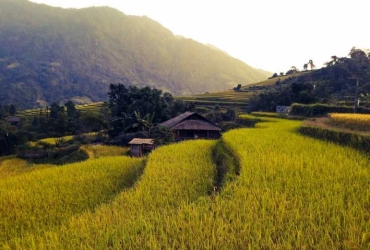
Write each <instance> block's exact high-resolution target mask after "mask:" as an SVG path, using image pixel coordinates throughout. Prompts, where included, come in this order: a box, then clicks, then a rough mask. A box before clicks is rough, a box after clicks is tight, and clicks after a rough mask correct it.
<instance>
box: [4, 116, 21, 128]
mask: <svg viewBox="0 0 370 250" xmlns="http://www.w3.org/2000/svg"><path fill="white" fill-rule="evenodd" d="M5 120H6V121H7V122H9V123H10V124H11V125H13V126H18V125H19V123H20V122H21V118H19V117H16V116H10V117H8V118H6V119H5Z"/></svg>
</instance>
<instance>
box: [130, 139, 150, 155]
mask: <svg viewBox="0 0 370 250" xmlns="http://www.w3.org/2000/svg"><path fill="white" fill-rule="evenodd" d="M128 144H129V145H130V149H131V156H132V157H142V156H143V155H144V154H145V153H148V152H150V151H152V149H153V147H154V145H153V139H142V138H134V139H132V140H131V141H130V142H129V143H128Z"/></svg>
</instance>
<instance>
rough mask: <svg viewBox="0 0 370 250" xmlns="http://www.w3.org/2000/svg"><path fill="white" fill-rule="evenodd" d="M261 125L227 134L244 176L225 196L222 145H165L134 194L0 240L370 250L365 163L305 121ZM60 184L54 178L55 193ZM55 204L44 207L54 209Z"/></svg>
mask: <svg viewBox="0 0 370 250" xmlns="http://www.w3.org/2000/svg"><path fill="white" fill-rule="evenodd" d="M246 118H247V119H249V118H250V117H249V116H247V117H246ZM263 121H264V122H262V123H260V124H257V127H256V128H251V129H237V130H232V131H229V132H227V133H225V134H224V135H223V137H222V139H221V140H222V142H223V143H224V145H225V146H226V147H227V148H228V150H229V155H232V156H233V157H234V159H236V160H237V161H238V162H239V164H240V170H239V171H238V172H239V175H238V176H237V177H236V178H232V179H227V181H226V182H224V185H223V187H222V188H221V189H220V190H219V191H216V190H215V188H214V185H215V178H216V173H217V171H216V170H217V166H215V165H214V162H215V161H214V155H213V152H214V148H215V145H216V141H202V140H196V141H187V142H182V143H179V144H174V145H170V146H164V147H160V148H158V149H156V150H155V151H154V152H152V153H151V154H150V155H149V157H148V159H147V162H146V167H145V170H144V173H143V175H142V176H141V178H140V179H138V180H137V181H136V183H135V185H134V186H133V187H132V188H130V189H127V190H124V191H121V192H119V193H116V194H115V196H114V199H112V200H110V201H106V202H104V203H103V204H102V205H97V206H96V207H95V209H93V210H92V209H89V210H87V211H85V212H83V213H80V212H79V213H76V214H74V215H73V216H71V217H69V219H67V220H65V221H64V222H63V223H61V225H57V226H54V227H52V228H48V227H44V225H43V224H42V223H40V224H38V226H37V228H38V229H37V230H40V233H34V232H29V234H24V235H22V238H18V239H17V238H12V239H5V240H4V239H3V241H2V242H3V244H4V248H5V249H7V248H8V249H369V248H370V169H369V167H370V164H369V163H370V162H369V157H368V155H366V154H364V153H361V152H359V151H356V150H354V149H351V148H348V147H342V146H339V145H335V144H332V143H327V142H323V141H320V140H315V139H311V138H308V137H304V136H301V135H299V134H298V133H297V132H296V130H297V128H298V127H299V126H300V122H298V121H289V120H280V119H276V118H264V119H263ZM104 159H106V158H105V157H101V158H99V159H97V160H95V161H98V160H104ZM88 162H90V163H91V162H94V161H93V160H90V161H87V162H86V163H88ZM124 165H125V164H124ZM91 167H92V168H94V166H93V165H91V166H90V167H89V168H91ZM74 168H78V165H74ZM104 168H105V167H104V165H100V166H99V167H98V168H97V169H104ZM87 169H88V168H86V169H85V170H87ZM52 170H54V169H49V170H47V171H52ZM42 171H46V170H41V171H40V173H41V172H42ZM94 171H97V170H96V169H95V170H94ZM101 171H103V170H101ZM37 172H38V171H37ZM35 173H36V172H35ZM31 174H32V173H30V175H31ZM80 175H82V173H81V174H80ZM95 175H96V176H99V175H100V174H99V172H96V173H95ZM25 176H26V175H25ZM34 177H35V176H32V179H34ZM12 178H13V177H12ZM12 178H9V180H13V179H12ZM14 178H17V177H14ZM18 178H20V177H18ZM30 179H31V178H30ZM63 179H65V178H63ZM7 181H8V180H7ZM59 181H61V180H57V179H53V183H54V184H56V185H55V186H59V185H57V183H59ZM9 182H11V181H9ZM38 183H39V184H38V185H40V183H42V182H40V181H38ZM62 183H63V181H62ZM12 185H14V186H17V185H20V184H19V182H17V183H16V184H12ZM12 185H10V184H7V185H5V186H4V187H3V186H1V187H3V190H7V188H10V187H11V186H12ZM30 185H35V186H37V184H30ZM63 189H69V187H65V186H63ZM8 192H9V191H5V193H8ZM39 192H40V193H43V192H42V190H39ZM63 192H68V191H63ZM89 192H92V191H91V190H90V191H89ZM1 193H3V192H1ZM30 196H32V195H30ZM48 199H50V198H46V199H44V200H43V204H50V203H49V200H48ZM16 200H18V199H13V203H14V205H16V204H17V202H16ZM81 203H82V204H84V202H81ZM31 207H32V206H30V207H29V208H28V207H27V209H26V211H29V210H31V209H32V208H31ZM58 207H59V206H54V209H56V208H58ZM0 209H4V208H3V205H2V206H0ZM5 211H6V212H7V213H11V212H10V211H7V210H5ZM36 211H37V210H36ZM31 214H32V213H29V212H28V216H30V215H31ZM36 214H37V213H36ZM8 224H11V222H10V221H9V222H8ZM37 230H36V232H38V231H37ZM41 231H42V232H41Z"/></svg>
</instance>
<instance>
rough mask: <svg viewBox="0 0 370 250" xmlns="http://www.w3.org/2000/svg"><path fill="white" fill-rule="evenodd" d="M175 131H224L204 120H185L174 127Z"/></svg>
mask: <svg viewBox="0 0 370 250" xmlns="http://www.w3.org/2000/svg"><path fill="white" fill-rule="evenodd" d="M172 129H173V130H216V131H221V130H222V129H221V128H220V127H218V126H216V125H214V124H212V123H210V122H208V121H203V120H185V121H182V122H180V123H179V124H177V125H176V126H174V127H172Z"/></svg>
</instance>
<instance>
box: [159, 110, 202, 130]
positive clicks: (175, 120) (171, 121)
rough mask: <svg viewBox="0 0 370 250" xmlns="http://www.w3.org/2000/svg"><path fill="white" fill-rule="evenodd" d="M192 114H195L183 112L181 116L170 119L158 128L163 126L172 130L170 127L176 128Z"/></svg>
mask: <svg viewBox="0 0 370 250" xmlns="http://www.w3.org/2000/svg"><path fill="white" fill-rule="evenodd" d="M193 114H195V112H189V111H187V112H185V113H183V114H181V115H178V116H176V117H174V118H171V119H169V120H167V121H165V122H162V123H160V124H159V125H160V126H164V127H169V128H172V127H174V126H176V125H177V124H178V123H180V122H182V121H183V120H185V119H186V118H188V117H189V116H191V115H193Z"/></svg>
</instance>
